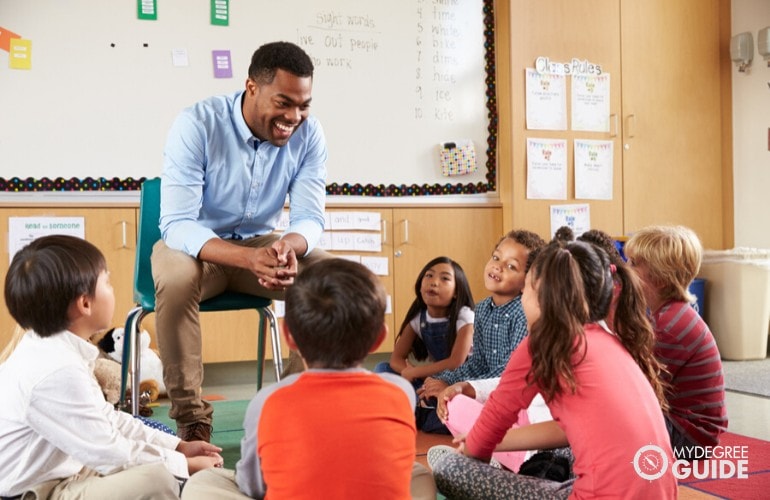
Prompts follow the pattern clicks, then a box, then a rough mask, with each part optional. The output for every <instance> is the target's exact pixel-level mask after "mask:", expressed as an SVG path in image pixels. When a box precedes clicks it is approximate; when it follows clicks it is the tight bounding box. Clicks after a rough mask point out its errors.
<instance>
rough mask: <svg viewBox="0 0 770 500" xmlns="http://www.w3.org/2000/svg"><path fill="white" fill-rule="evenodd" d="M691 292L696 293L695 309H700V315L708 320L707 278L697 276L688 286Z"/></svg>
mask: <svg viewBox="0 0 770 500" xmlns="http://www.w3.org/2000/svg"><path fill="white" fill-rule="evenodd" d="M688 290H689V291H690V293H691V294H693V295H695V298H696V299H697V301H696V302H695V310H696V311H698V314H700V317H701V318H703V320H704V321H706V280H704V279H702V278H695V279H694V280H692V283H690V287H689V288H688Z"/></svg>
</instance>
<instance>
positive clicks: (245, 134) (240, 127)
mask: <svg viewBox="0 0 770 500" xmlns="http://www.w3.org/2000/svg"><path fill="white" fill-rule="evenodd" d="M245 95H246V91H245V90H244V91H243V92H241V95H240V96H238V97H237V98H236V99H233V119H234V120H235V128H236V130H237V131H238V135H239V136H240V138H241V140H242V141H243V142H244V143H246V144H253V145H254V149H257V148H258V147H259V143H260V142H262V141H260V140H259V139H258V138H257V137H256V136H255V135H254V134H252V133H251V129H250V128H249V126H248V125H246V120H244V119H243V97H244V96H245ZM250 141H251V142H250Z"/></svg>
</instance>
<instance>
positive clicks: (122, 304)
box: [0, 207, 136, 349]
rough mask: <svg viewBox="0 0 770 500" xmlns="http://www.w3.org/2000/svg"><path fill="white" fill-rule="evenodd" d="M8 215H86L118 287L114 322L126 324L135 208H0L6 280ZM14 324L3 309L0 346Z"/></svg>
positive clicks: (88, 233) (0, 269)
mask: <svg viewBox="0 0 770 500" xmlns="http://www.w3.org/2000/svg"><path fill="white" fill-rule="evenodd" d="M9 217H84V218H85V239H86V240H88V241H90V242H91V243H93V244H94V245H96V246H97V247H98V248H99V249H100V250H101V251H102V253H104V256H105V258H106V259H107V268H108V269H109V271H110V282H111V283H112V287H113V289H114V290H115V313H114V315H113V322H112V324H113V326H123V324H124V323H125V321H126V314H128V311H129V309H130V308H131V307H132V305H133V295H134V292H133V283H134V256H135V255H136V210H135V209H133V208H102V207H100V208H98V209H91V208H7V209H5V208H3V209H0V280H2V282H3V283H5V275H6V273H7V271H8V265H9V263H10V257H9V255H8V236H9V235H8V218H9ZM14 327H15V322H14V321H13V318H11V315H10V314H9V313H8V309H7V308H6V307H5V302H3V307H2V309H1V310H0V349H2V348H3V347H5V345H6V344H7V342H8V340H9V339H10V338H11V334H12V332H13V329H14Z"/></svg>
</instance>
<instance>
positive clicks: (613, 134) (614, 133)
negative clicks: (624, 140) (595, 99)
mask: <svg viewBox="0 0 770 500" xmlns="http://www.w3.org/2000/svg"><path fill="white" fill-rule="evenodd" d="M610 120H612V132H610V137H617V136H618V114H617V113H612V114H611V115H610Z"/></svg>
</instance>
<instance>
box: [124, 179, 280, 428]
mask: <svg viewBox="0 0 770 500" xmlns="http://www.w3.org/2000/svg"><path fill="white" fill-rule="evenodd" d="M159 239H160V179H159V178H157V177H156V178H153V179H147V180H146V181H144V183H143V184H142V192H141V197H140V202H139V234H138V238H137V243H136V261H135V263H134V301H135V302H136V304H137V305H136V307H134V308H133V309H131V311H129V313H128V316H127V317H126V326H125V333H124V337H123V365H122V366H123V370H122V376H121V382H120V407H121V408H125V407H126V403H125V398H126V387H127V384H128V377H129V376H131V414H133V415H138V414H139V383H140V380H139V367H140V366H141V359H140V357H141V356H140V353H141V352H142V350H141V338H140V337H141V336H140V335H139V332H140V328H141V323H142V319H144V317H145V316H147V315H148V314H150V313H152V312H155V283H154V282H153V279H152V264H151V261H150V256H151V254H152V247H153V245H154V244H155V242H156V241H158V240H159ZM271 303H272V301H271V300H270V299H268V298H264V297H257V296H255V295H249V294H245V293H237V292H224V293H222V294H220V295H217V296H216V297H211V298H210V299H207V300H204V301H203V302H201V303H200V310H201V312H206V311H236V310H243V309H256V310H257V312H258V313H259V329H258V333H257V334H258V337H257V338H258V342H257V389H260V388H262V372H263V370H264V365H265V334H266V327H267V325H268V324H269V326H270V333H271V340H272V345H273V362H274V366H275V378H276V380H280V378H281V372H282V369H283V360H282V358H281V339H280V336H279V334H278V327H277V322H276V320H275V315H274V314H273V311H272V309H271V308H270V304H271Z"/></svg>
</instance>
